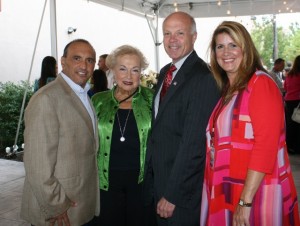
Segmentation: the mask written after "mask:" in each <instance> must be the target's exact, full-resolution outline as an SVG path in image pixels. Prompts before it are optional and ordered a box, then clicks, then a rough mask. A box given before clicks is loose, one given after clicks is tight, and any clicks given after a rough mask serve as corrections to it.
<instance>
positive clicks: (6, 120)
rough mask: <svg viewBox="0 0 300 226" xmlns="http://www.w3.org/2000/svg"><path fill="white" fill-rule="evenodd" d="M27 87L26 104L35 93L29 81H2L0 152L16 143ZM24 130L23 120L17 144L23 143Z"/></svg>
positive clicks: (0, 83)
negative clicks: (16, 82) (15, 82)
mask: <svg viewBox="0 0 300 226" xmlns="http://www.w3.org/2000/svg"><path fill="white" fill-rule="evenodd" d="M25 89H27V90H28V92H27V97H26V100H25V106H26V105H27V103H28V101H29V99H30V97H31V96H32V94H33V92H32V87H31V86H30V85H29V84H27V82H24V81H21V82H20V83H18V84H14V83H12V82H7V83H2V82H0V152H3V151H4V149H5V147H11V146H12V145H14V142H15V137H16V132H17V128H18V122H19V117H20V113H21V107H22V102H23V96H24V93H25ZM23 130H24V123H23V121H22V123H21V126H20V131H19V136H18V142H17V145H21V144H22V143H23Z"/></svg>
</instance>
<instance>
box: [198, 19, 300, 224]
mask: <svg viewBox="0 0 300 226" xmlns="http://www.w3.org/2000/svg"><path fill="white" fill-rule="evenodd" d="M210 57H211V60H210V63H211V69H212V72H213V75H214V77H215V79H216V81H217V83H218V85H219V87H220V88H221V91H222V97H221V99H220V101H219V103H218V104H217V106H216V107H215V109H214V112H213V113H212V115H211V118H210V120H209V124H208V127H207V154H206V168H205V179H204V186H203V196H202V206H201V225H203V226H204V225H206V226H213V225H217V226H232V225H233V226H241V225H243V226H282V225H284V226H287V225H294V226H296V225H300V223H299V213H298V200H297V192H296V188H295V185H294V181H293V177H292V174H291V168H290V163H289V160H288V154H287V150H286V142H285V118H284V105H283V100H282V96H281V93H280V90H279V89H278V87H277V86H276V84H275V82H274V81H273V80H272V78H271V77H270V76H269V75H268V74H267V72H266V71H265V69H264V68H263V66H262V63H261V61H260V57H259V54H258V52H257V50H256V48H255V46H254V44H253V41H252V40H251V37H250V35H249V33H248V32H247V30H246V29H245V28H244V27H243V26H242V25H241V24H239V23H237V22H233V21H224V22H223V23H221V24H220V25H219V26H218V27H217V28H216V30H215V31H214V34H213V37H212V41H211V45H210Z"/></svg>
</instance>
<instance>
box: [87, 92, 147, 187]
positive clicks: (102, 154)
mask: <svg viewBox="0 0 300 226" xmlns="http://www.w3.org/2000/svg"><path fill="white" fill-rule="evenodd" d="M114 90H115V88H113V89H112V90H109V91H105V92H100V93H96V94H95V95H94V96H93V97H92V102H93V105H94V107H95V110H96V114H97V118H98V130H99V141H100V146H99V152H98V158H97V161H98V172H99V178H100V180H99V183H100V189H102V190H106V191H107V190H108V187H109V158H110V147H111V138H112V130H113V125H114V121H115V114H116V113H117V111H118V109H119V103H118V101H117V100H116V99H115V97H114ZM152 99H153V91H152V90H151V89H149V88H145V87H142V86H140V87H139V88H138V91H137V93H136V94H135V95H134V96H133V99H132V110H133V114H134V117H135V120H136V123H137V128H138V133H139V138H140V173H139V178H138V183H141V182H142V181H143V178H144V164H145V157H146V145H147V138H148V133H149V131H150V127H151V111H152V109H151V108H152Z"/></svg>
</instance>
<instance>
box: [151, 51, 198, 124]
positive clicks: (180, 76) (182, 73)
mask: <svg viewBox="0 0 300 226" xmlns="http://www.w3.org/2000/svg"><path fill="white" fill-rule="evenodd" d="M197 58H198V56H197V54H196V52H195V51H193V52H192V53H191V54H190V56H188V58H187V59H186V60H185V61H184V63H183V65H182V66H181V67H180V68H179V70H178V72H177V73H176V76H175V78H174V79H173V81H172V83H171V85H170V87H169V88H168V91H167V93H166V94H165V96H164V99H163V101H161V102H160V104H159V107H158V112H157V114H156V118H155V117H154V116H155V115H153V118H154V123H153V124H154V125H155V123H156V122H157V121H158V120H159V118H160V116H161V115H162V113H163V112H164V110H165V108H166V107H167V106H168V102H170V101H171V98H172V96H173V95H174V94H175V93H176V90H178V89H180V87H181V86H182V85H183V84H184V82H185V81H186V79H187V77H186V74H188V73H189V71H190V70H191V68H192V65H193V64H194V63H195V61H196V60H197ZM169 67H170V64H168V65H166V66H165V67H164V68H163V69H162V70H161V73H162V75H164V76H162V78H160V79H159V80H158V86H157V87H161V85H162V83H163V81H164V78H165V76H166V73H167V69H168V68H169ZM158 89H159V88H158ZM158 89H157V90H156V93H155V97H156V96H157V95H158ZM153 109H154V108H153Z"/></svg>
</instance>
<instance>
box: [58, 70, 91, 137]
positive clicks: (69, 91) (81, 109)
mask: <svg viewBox="0 0 300 226" xmlns="http://www.w3.org/2000/svg"><path fill="white" fill-rule="evenodd" d="M57 79H58V82H60V83H61V84H62V86H63V88H64V90H65V91H66V92H67V94H68V95H69V96H70V99H71V101H72V103H73V107H74V108H76V109H77V110H78V113H79V114H80V115H81V116H82V119H83V121H84V122H85V124H86V125H87V127H88V129H89V131H90V133H91V135H92V136H93V137H94V135H95V133H94V128H93V124H92V119H91V117H90V115H89V113H88V111H87V110H86V108H85V106H84V105H83V103H82V102H81V100H80V98H79V97H78V96H77V95H76V93H75V92H74V91H73V89H72V88H71V87H70V86H69V85H68V84H67V82H66V81H65V80H64V79H63V78H62V77H61V76H58V77H57ZM94 115H95V113H94ZM96 128H97V127H95V129H96Z"/></svg>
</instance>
